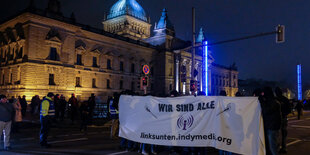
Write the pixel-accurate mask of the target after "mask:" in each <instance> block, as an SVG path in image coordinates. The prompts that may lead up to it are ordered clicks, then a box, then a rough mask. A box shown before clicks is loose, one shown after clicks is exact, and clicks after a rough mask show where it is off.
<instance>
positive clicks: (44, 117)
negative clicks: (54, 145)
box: [40, 92, 55, 147]
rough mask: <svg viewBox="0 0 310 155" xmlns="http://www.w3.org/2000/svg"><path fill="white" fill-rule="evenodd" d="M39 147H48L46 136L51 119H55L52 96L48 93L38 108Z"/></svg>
mask: <svg viewBox="0 0 310 155" xmlns="http://www.w3.org/2000/svg"><path fill="white" fill-rule="evenodd" d="M40 109H41V110H40V122H41V130H40V145H41V146H42V147H50V145H49V144H48V143H47V136H48V132H49V129H50V124H51V121H52V119H53V118H54V117H55V107H54V94H53V93H51V92H49V93H48V94H47V96H46V97H45V98H44V99H43V101H42V103H41V108H40Z"/></svg>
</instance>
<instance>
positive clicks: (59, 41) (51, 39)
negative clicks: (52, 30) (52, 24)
mask: <svg viewBox="0 0 310 155" xmlns="http://www.w3.org/2000/svg"><path fill="white" fill-rule="evenodd" d="M47 40H48V41H52V42H57V43H61V40H60V38H58V37H57V36H54V37H51V38H49V39H47Z"/></svg>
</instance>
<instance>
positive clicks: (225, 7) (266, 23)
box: [0, 0, 310, 85]
mask: <svg viewBox="0 0 310 155" xmlns="http://www.w3.org/2000/svg"><path fill="white" fill-rule="evenodd" d="M116 1H117V0H61V4H62V11H63V13H64V15H65V16H68V17H69V16H70V14H71V12H74V13H75V15H76V18H77V21H78V22H80V23H83V24H88V25H91V26H94V27H98V28H102V23H101V22H102V19H103V17H104V12H108V11H109V9H110V7H111V6H112V5H113V4H114V3H115V2H116ZM137 1H138V2H139V3H140V4H141V6H142V7H143V8H144V9H145V11H146V12H147V14H148V15H149V16H150V17H151V23H152V25H154V23H155V22H157V21H158V20H159V17H160V15H161V10H162V9H163V8H167V9H168V15H169V18H170V20H171V22H172V23H173V24H174V26H175V29H176V35H177V37H179V38H181V39H184V40H191V8H192V7H195V8H196V31H198V30H199V28H200V27H203V28H204V30H205V37H206V38H207V40H208V41H209V43H212V42H218V41H222V40H227V39H233V38H238V37H242V36H247V35H252V34H257V33H262V32H270V31H274V30H275V27H276V26H277V25H278V24H282V25H285V28H286V36H285V38H286V41H285V43H282V44H276V43H275V35H272V36H265V37H260V38H255V39H250V40H244V41H238V42H232V43H226V44H221V45H216V46H213V47H210V49H211V50H212V53H213V56H214V58H215V61H216V63H217V64H222V65H226V66H228V65H230V64H232V63H233V62H236V64H237V66H238V69H239V78H240V79H247V78H262V79H265V80H276V81H286V82H288V83H289V84H291V85H295V83H296V64H297V63H301V64H302V65H303V77H302V78H303V82H304V83H306V82H307V83H310V72H309V71H310V61H309V60H310V39H309V37H310V29H309V28H310V13H309V6H310V1H309V0H297V1H296V0H259V1H258V0H137ZM35 2H36V6H37V7H38V8H46V6H47V0H35ZM28 3H29V0H10V1H6V4H4V3H2V4H1V5H0V19H4V18H5V17H8V16H12V15H14V14H15V13H16V12H17V11H19V10H22V9H23V8H25V7H26V6H27V5H28ZM152 28H153V27H152Z"/></svg>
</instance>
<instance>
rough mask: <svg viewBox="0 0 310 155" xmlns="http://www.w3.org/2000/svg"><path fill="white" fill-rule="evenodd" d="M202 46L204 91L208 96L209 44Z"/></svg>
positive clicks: (204, 42) (205, 43)
mask: <svg viewBox="0 0 310 155" xmlns="http://www.w3.org/2000/svg"><path fill="white" fill-rule="evenodd" d="M202 44H203V48H202V49H203V50H202V91H204V92H205V93H206V95H207V96H208V93H209V92H208V42H207V41H203V42H202Z"/></svg>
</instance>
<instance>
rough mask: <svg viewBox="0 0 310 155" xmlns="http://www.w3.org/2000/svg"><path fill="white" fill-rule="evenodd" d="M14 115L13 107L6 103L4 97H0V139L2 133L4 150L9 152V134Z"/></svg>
mask: <svg viewBox="0 0 310 155" xmlns="http://www.w3.org/2000/svg"><path fill="white" fill-rule="evenodd" d="M14 115H15V113H14V107H13V105H12V104H11V103H9V102H8V100H7V98H6V96H5V95H0V137H1V136H2V133H4V136H3V141H4V149H5V150H11V146H10V134H11V126H12V120H13V118H14Z"/></svg>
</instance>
